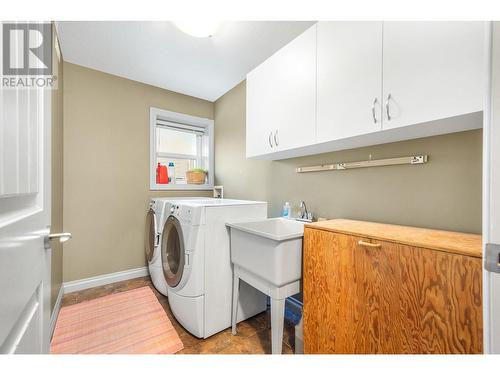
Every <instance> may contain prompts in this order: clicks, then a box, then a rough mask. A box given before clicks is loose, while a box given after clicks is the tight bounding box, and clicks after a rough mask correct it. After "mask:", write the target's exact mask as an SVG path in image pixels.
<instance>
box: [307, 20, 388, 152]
mask: <svg viewBox="0 0 500 375" xmlns="http://www.w3.org/2000/svg"><path fill="white" fill-rule="evenodd" d="M382 27H383V23H382V22H373V21H367V22H338V21H334V22H318V52H317V54H318V64H317V66H318V68H317V69H318V73H317V74H318V77H317V82H318V83H317V92H318V94H317V95H318V108H317V142H318V143H321V142H327V141H332V140H337V139H342V138H348V137H353V136H356V135H361V134H368V133H372V132H376V131H379V130H381V129H382V112H381V109H382V106H381V103H382Z"/></svg>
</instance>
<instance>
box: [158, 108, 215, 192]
mask: <svg viewBox="0 0 500 375" xmlns="http://www.w3.org/2000/svg"><path fill="white" fill-rule="evenodd" d="M213 124H214V122H213V120H210V119H206V118H201V117H194V116H188V115H185V114H182V113H176V112H170V111H164V110H161V109H158V108H151V109H150V164H151V165H150V187H151V190H205V189H212V188H213V185H214V183H213V182H214V159H213V150H214V143H213ZM193 169H195V170H196V171H197V172H198V174H197V177H198V179H195V178H193V177H192V175H191V178H188V173H187V172H189V171H192V170H193ZM201 170H203V171H206V176H205V179H204V180H203V174H200V172H201ZM200 178H201V179H200Z"/></svg>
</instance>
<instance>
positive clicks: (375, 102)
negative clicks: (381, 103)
mask: <svg viewBox="0 0 500 375" xmlns="http://www.w3.org/2000/svg"><path fill="white" fill-rule="evenodd" d="M375 104H377V98H375V99H373V104H372V116H373V123H374V124H376V123H377V117H376V116H375Z"/></svg>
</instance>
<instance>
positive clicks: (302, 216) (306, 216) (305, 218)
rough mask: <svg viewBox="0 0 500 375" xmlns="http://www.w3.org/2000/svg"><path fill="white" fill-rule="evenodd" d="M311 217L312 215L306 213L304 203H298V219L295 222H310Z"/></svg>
mask: <svg viewBox="0 0 500 375" xmlns="http://www.w3.org/2000/svg"><path fill="white" fill-rule="evenodd" d="M313 217H314V215H313V213H312V212H308V211H307V206H306V202H304V201H300V217H298V218H297V220H299V221H307V222H312V221H313Z"/></svg>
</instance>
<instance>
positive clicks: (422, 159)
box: [295, 155, 427, 173]
mask: <svg viewBox="0 0 500 375" xmlns="http://www.w3.org/2000/svg"><path fill="white" fill-rule="evenodd" d="M424 163H427V155H414V156H404V157H400V158H391V159H378V160H371V159H370V160H363V161H351V162H347V163H336V164H322V165H314V166H311V167H298V168H296V169H295V171H296V172H297V173H307V172H321V171H338V170H345V169H354V168H367V167H383V166H386V165H401V164H424Z"/></svg>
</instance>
